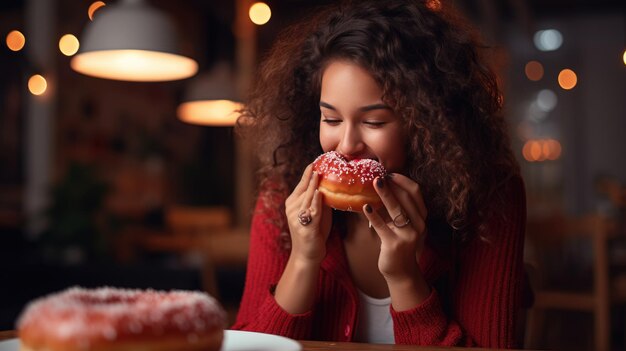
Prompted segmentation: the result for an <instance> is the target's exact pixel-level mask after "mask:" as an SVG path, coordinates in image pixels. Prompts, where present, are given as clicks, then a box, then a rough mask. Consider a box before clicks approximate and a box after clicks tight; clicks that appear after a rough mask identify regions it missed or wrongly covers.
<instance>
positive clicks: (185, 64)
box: [71, 0, 198, 81]
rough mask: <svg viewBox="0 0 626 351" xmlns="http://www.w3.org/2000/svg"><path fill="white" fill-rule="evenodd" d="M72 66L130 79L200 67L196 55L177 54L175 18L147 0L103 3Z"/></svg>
mask: <svg viewBox="0 0 626 351" xmlns="http://www.w3.org/2000/svg"><path fill="white" fill-rule="evenodd" d="M71 66H72V68H73V69H74V70H75V71H77V72H80V73H83V74H86V75H90V76H94V77H99V78H107V79H116V80H129V81H168V80H177V79H183V78H188V77H191V76H193V75H194V74H196V72H197V71H198V64H197V63H196V61H194V60H193V59H191V58H188V57H185V56H182V55H179V54H178V49H177V36H176V30H175V28H174V25H173V24H172V22H171V21H170V19H169V18H168V17H167V16H166V15H165V14H163V13H162V12H161V11H159V10H157V9H155V8H153V7H150V6H148V5H147V4H145V2H144V1H143V0H122V1H121V2H120V3H118V4H115V5H111V6H108V5H107V6H105V7H103V8H102V9H100V10H99V11H98V14H97V16H95V19H94V21H93V22H91V23H90V24H89V25H88V26H87V28H86V29H85V32H84V34H83V38H82V40H81V46H80V50H79V53H78V54H77V55H75V56H74V57H73V58H72V61H71Z"/></svg>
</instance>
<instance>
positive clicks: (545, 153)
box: [522, 139, 562, 162]
mask: <svg viewBox="0 0 626 351" xmlns="http://www.w3.org/2000/svg"><path fill="white" fill-rule="evenodd" d="M561 151H562V148H561V143H560V142H559V141H558V140H555V139H531V140H528V141H526V143H525V144H524V147H523V148H522V156H524V159H525V160H526V161H528V162H543V161H548V160H549V161H555V160H558V159H559V157H561Z"/></svg>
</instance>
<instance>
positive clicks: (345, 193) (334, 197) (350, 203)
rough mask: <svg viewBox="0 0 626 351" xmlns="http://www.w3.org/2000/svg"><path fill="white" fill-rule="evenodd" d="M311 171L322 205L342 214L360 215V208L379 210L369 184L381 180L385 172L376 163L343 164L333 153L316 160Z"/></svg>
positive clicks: (339, 157) (377, 200)
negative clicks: (314, 176) (322, 195)
mask: <svg viewBox="0 0 626 351" xmlns="http://www.w3.org/2000/svg"><path fill="white" fill-rule="evenodd" d="M313 170H314V171H316V172H317V173H318V174H319V176H320V181H319V185H318V190H319V191H320V192H321V193H322V194H324V203H325V204H326V205H328V206H330V207H332V208H334V209H337V210H342V211H352V212H363V206H364V205H365V204H369V205H370V206H372V207H373V208H378V207H380V206H382V200H381V199H380V197H379V196H378V193H376V190H375V189H374V185H373V184H372V182H373V181H374V179H375V178H376V177H385V176H386V174H387V171H386V170H385V168H384V167H383V166H382V165H381V164H380V163H379V162H378V161H376V160H371V159H366V158H363V159H356V160H347V159H346V158H345V157H343V156H342V155H341V154H339V153H338V152H335V151H329V152H327V153H324V154H322V155H320V156H318V157H317V158H316V159H315V161H313Z"/></svg>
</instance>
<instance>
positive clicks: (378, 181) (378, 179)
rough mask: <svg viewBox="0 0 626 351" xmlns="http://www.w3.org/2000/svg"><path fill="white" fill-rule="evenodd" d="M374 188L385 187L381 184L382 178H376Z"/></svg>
mask: <svg viewBox="0 0 626 351" xmlns="http://www.w3.org/2000/svg"><path fill="white" fill-rule="evenodd" d="M376 186H377V187H379V188H381V189H382V188H383V187H384V186H385V184H384V182H383V178H380V177H378V178H376Z"/></svg>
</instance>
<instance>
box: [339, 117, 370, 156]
mask: <svg viewBox="0 0 626 351" xmlns="http://www.w3.org/2000/svg"><path fill="white" fill-rule="evenodd" d="M364 151H365V143H364V142H363V139H362V138H361V134H360V133H359V130H358V128H354V127H353V126H351V125H350V124H347V125H346V127H345V129H344V131H343V135H342V137H341V140H340V141H339V145H338V146H337V152H339V153H340V154H342V155H343V156H344V157H345V158H346V159H348V160H352V159H355V158H360V157H359V156H360V155H361V154H362V153H363V152H364Z"/></svg>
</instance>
